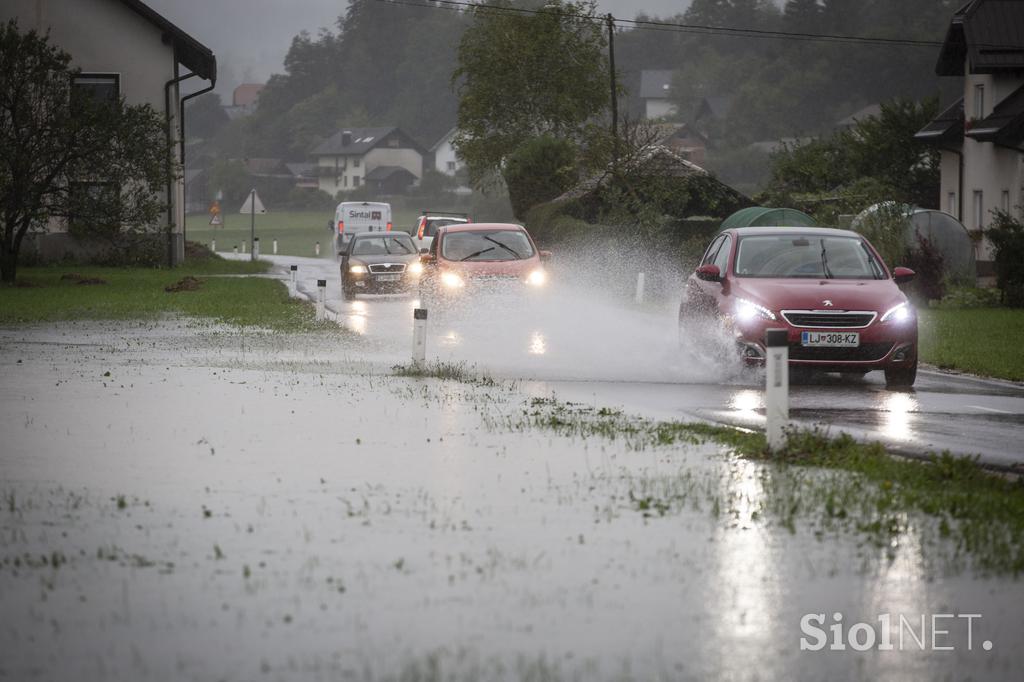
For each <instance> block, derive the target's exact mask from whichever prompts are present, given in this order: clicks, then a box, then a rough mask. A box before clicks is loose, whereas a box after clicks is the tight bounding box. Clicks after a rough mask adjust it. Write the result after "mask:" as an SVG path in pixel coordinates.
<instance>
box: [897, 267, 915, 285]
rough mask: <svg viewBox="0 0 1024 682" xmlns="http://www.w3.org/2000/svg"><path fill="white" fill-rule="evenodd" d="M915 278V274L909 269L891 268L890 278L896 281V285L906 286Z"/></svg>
mask: <svg viewBox="0 0 1024 682" xmlns="http://www.w3.org/2000/svg"><path fill="white" fill-rule="evenodd" d="M915 277H917V273H916V272H914V271H913V270H911V269H910V268H904V267H902V266H901V267H898V268H893V271H892V278H893V279H894V280H896V284H906V283H907V282H909V281H910V280H912V279H914V278H915Z"/></svg>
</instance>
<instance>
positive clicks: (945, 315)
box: [918, 308, 1024, 381]
mask: <svg viewBox="0 0 1024 682" xmlns="http://www.w3.org/2000/svg"><path fill="white" fill-rule="evenodd" d="M918 315H919V323H920V339H921V349H920V351H921V360H923V361H924V362H928V363H930V364H933V365H936V366H938V367H941V368H943V369H955V370H960V371H963V372H970V373H972V374H980V375H982V376H989V377H997V378H1000V379H1011V380H1013V381H1024V353H1021V352H1020V339H1021V338H1022V337H1024V310H1017V309H1013V308H969V309H959V310H955V309H954V310H942V309H930V310H921V311H920V312H919V314H918Z"/></svg>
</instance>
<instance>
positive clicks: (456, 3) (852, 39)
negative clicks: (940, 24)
mask: <svg viewBox="0 0 1024 682" xmlns="http://www.w3.org/2000/svg"><path fill="white" fill-rule="evenodd" d="M377 2H383V3H386V4H389V5H404V6H407V7H422V8H425V9H442V10H451V11H456V12H461V11H463V10H466V9H472V10H475V11H487V12H499V13H505V14H520V15H523V14H530V15H532V14H543V13H544V12H545V10H543V9H527V8H524V7H501V6H495V5H482V4H479V3H475V2H466V1H465V0H432V1H431V2H417V1H416V0H377ZM561 13H562V14H564V15H566V16H570V17H574V18H576V19H581V20H583V21H589V22H592V23H595V24H603V23H605V22H606V21H607V20H608V19H607V17H599V16H594V15H590V14H583V13H579V12H567V11H565V10H561ZM611 21H612V23H614V24H616V25H619V26H623V27H628V28H632V29H635V30H647V31H667V32H674V33H693V34H697V35H722V36H732V37H737V38H755V39H769V40H800V41H808V42H825V43H853V44H859V45H887V46H896V47H927V48H930V49H934V48H937V47H941V46H942V45H943V43H942V42H941V41H936V40H913V39H910V38H880V37H872V36H854V35H842V34H833V33H803V32H797V31H769V30H764V29H756V28H735V27H731V26H709V25H701V24H684V23H676V22H670V21H654V20H650V19H616V18H614V17H612V18H611Z"/></svg>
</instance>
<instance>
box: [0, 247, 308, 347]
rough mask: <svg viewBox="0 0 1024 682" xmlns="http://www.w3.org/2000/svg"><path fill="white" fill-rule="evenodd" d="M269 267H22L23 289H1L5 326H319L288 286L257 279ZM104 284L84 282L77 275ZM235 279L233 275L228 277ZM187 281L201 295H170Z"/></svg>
mask: <svg viewBox="0 0 1024 682" xmlns="http://www.w3.org/2000/svg"><path fill="white" fill-rule="evenodd" d="M268 267H269V264H268V263H266V262H262V263H252V262H250V261H224V260H221V259H210V260H207V261H201V262H193V263H190V264H188V265H186V266H182V267H179V268H174V269H151V268H101V267H86V266H61V267H34V268H25V267H23V268H19V269H18V286H13V287H11V286H0V324H5V325H9V324H23V323H31V322H48V321H58V320H78V319H90V320H107V319H157V318H160V317H163V316H165V315H175V314H177V315H185V316H189V317H199V318H207V319H211V320H215V321H218V322H224V323H227V324H234V325H239V326H256V327H265V328H269V329H277V330H288V331H301V330H306V329H312V328H316V327H318V326H319V324H318V323H317V322H316V321H315V316H314V311H313V307H312V306H311V305H309V304H306V303H301V302H299V301H296V300H294V299H290V298H289V297H288V291H287V288H286V287H285V285H284V284H283V283H281V282H280V281H277V280H273V279H266V278H258V277H231V276H230V275H244V274H253V273H260V272H264V271H265V270H266V269H267V268H268ZM66 275H68V276H70V275H77V276H80V277H81V278H87V279H100V280H103V281H104V282H106V283H105V284H92V285H89V284H79V283H78V281H77V279H78V277H73V278H69V277H65V276H66ZM223 275H229V276H223ZM185 277H195V278H197V279H199V280H201V281H200V284H199V287H198V289H197V290H195V291H181V292H177V293H169V292H167V291H165V290H164V288H165V287H167V286H172V285H174V284H176V283H177V282H179V281H180V280H182V279H183V278H185Z"/></svg>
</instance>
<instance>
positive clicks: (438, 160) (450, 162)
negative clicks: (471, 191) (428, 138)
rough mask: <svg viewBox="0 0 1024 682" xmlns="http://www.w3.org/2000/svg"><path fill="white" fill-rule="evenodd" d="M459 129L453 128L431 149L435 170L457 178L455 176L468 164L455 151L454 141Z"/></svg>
mask: <svg viewBox="0 0 1024 682" xmlns="http://www.w3.org/2000/svg"><path fill="white" fill-rule="evenodd" d="M457 130H458V128H452V129H451V130H449V131H448V132H447V133H445V134H444V135H442V136H441V139H439V140H438V141H437V142H435V143H434V146H432V147H431V148H430V153H431V154H432V155H433V158H434V169H435V170H437V172H438V173H444V174H445V175H448V176H451V177H455V174H456V173H457V172H458V171H460V170H462V167H463V166H465V165H466V164H465V163H463V161H462V159H461V158H460V157H459V155H458V153H457V152H456V151H455V146H454V145H453V144H452V140H453V139H455V133H456V131H457Z"/></svg>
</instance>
